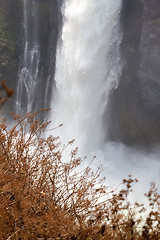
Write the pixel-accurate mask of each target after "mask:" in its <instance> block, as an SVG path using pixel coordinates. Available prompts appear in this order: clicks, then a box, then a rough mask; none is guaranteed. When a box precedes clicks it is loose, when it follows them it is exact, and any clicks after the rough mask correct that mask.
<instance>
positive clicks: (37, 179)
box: [0, 113, 160, 240]
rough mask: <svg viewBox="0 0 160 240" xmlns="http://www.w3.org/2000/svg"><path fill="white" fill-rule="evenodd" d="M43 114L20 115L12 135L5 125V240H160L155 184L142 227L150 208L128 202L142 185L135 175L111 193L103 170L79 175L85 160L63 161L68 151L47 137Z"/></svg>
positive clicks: (1, 176) (1, 212)
mask: <svg viewBox="0 0 160 240" xmlns="http://www.w3.org/2000/svg"><path fill="white" fill-rule="evenodd" d="M37 114H38V113H34V114H32V113H28V114H27V115H26V116H25V117H23V118H21V117H20V116H16V115H15V116H14V118H15V120H16V121H17V124H16V125H15V126H14V127H13V128H12V129H11V130H7V126H6V123H5V121H4V120H3V121H2V120H1V123H0V239H16V240H17V239H18V240H20V239H33V240H34V239H57V240H58V239H68V240H74V239H77V240H78V239H79V240H83V239H84V240H89V239H90V240H91V239H92V240H96V239H97V240H99V239H106V240H107V239H109V240H111V239H117V240H119V239H122V240H123V239H130V240H131V239H132V240H133V239H139V240H140V239H160V213H159V210H160V209H159V207H160V205H159V199H160V196H159V195H158V192H157V189H156V187H155V185H154V184H152V186H151V189H150V191H149V193H148V194H147V195H146V196H147V197H148V198H149V201H150V207H151V211H150V212H149V213H148V216H147V217H146V219H145V220H144V219H143V224H142V222H141V219H140V218H139V219H137V214H140V213H142V212H144V211H145V209H144V206H143V205H139V204H137V203H136V204H135V205H134V206H131V205H130V204H129V203H128V201H127V197H128V194H129V193H130V191H131V189H132V185H133V184H134V183H136V182H137V180H136V179H133V178H132V177H131V176H129V177H128V179H124V180H123V182H122V184H121V186H123V187H122V188H121V190H113V191H111V192H109V191H107V189H106V188H105V186H104V181H103V179H100V174H101V168H98V169H97V171H94V172H93V171H92V170H91V168H90V166H88V167H87V168H85V169H84V170H83V171H78V169H79V166H80V165H81V164H82V162H83V159H81V158H77V155H76V154H77V149H75V150H73V151H72V152H71V156H70V160H69V161H68V162H63V161H62V153H63V150H64V148H65V147H66V146H65V147H64V148H61V146H60V143H59V140H58V138H55V137H53V136H49V137H48V138H44V137H42V135H41V133H42V131H44V130H45V129H46V127H47V126H48V123H47V122H45V121H44V122H39V121H38V120H35V117H36V116H37ZM68 144H72V142H69V143H68Z"/></svg>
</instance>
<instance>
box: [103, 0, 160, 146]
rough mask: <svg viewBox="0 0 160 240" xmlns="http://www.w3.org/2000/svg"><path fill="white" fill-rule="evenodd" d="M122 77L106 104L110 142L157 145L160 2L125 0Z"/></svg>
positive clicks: (159, 132)
mask: <svg viewBox="0 0 160 240" xmlns="http://www.w3.org/2000/svg"><path fill="white" fill-rule="evenodd" d="M121 26H122V29H123V40H122V44H121V56H122V64H123V70H122V76H121V79H120V82H119V86H118V88H117V89H116V90H115V91H114V92H113V94H112V96H111V98H110V101H109V114H108V122H109V139H110V140H114V141H122V142H124V143H126V144H129V145H139V144H142V145H146V146H148V145H152V144H155V143H158V142H160V66H159V63H160V42H159V39H160V1H157V0H144V1H139V0H124V1H123V9H122V17H121Z"/></svg>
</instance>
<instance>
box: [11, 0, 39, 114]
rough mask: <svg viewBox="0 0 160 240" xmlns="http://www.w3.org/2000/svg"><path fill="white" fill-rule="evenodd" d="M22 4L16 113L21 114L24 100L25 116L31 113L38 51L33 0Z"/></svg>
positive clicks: (37, 68)
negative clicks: (22, 18)
mask: <svg viewBox="0 0 160 240" xmlns="http://www.w3.org/2000/svg"><path fill="white" fill-rule="evenodd" d="M23 4H24V13H23V16H24V20H23V28H24V52H23V59H22V63H21V66H20V70H19V74H18V86H17V96H16V98H17V99H16V103H17V104H16V112H18V113H22V106H24V103H23V102H24V99H26V101H27V102H26V104H25V105H26V109H25V114H26V113H28V112H30V111H32V106H33V101H34V98H35V90H36V87H37V83H38V73H39V63H40V49H39V41H38V13H37V11H38V10H37V8H36V2H35V0H31V1H30V2H28V0H23Z"/></svg>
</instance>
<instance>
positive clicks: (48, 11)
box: [0, 0, 62, 114]
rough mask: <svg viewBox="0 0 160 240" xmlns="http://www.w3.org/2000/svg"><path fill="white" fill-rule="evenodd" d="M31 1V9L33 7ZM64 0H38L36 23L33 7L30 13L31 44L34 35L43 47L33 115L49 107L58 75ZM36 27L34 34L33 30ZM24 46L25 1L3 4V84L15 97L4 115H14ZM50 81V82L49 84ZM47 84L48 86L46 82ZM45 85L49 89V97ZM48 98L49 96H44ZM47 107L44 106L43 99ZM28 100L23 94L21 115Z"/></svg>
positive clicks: (0, 64) (0, 27)
mask: <svg viewBox="0 0 160 240" xmlns="http://www.w3.org/2000/svg"><path fill="white" fill-rule="evenodd" d="M32 2H33V1H30V0H28V6H29V7H28V8H30V7H31V6H32V5H33V4H31V3H32ZM61 2H62V0H54V1H53V0H45V1H43V0H35V1H34V4H35V8H36V9H38V10H37V11H38V13H39V14H38V16H37V18H36V19H35V21H36V23H35V22H34V23H33V22H32V20H33V18H35V17H34V7H33V6H32V7H33V9H30V10H29V15H30V19H29V26H28V29H29V30H28V32H29V40H28V41H29V44H30V43H32V42H33V39H34V34H37V38H38V39H37V41H38V42H39V46H40V67H39V73H38V75H39V81H38V84H37V90H36V92H35V94H34V97H35V99H34V106H33V109H32V110H33V111H36V110H37V109H40V108H42V107H49V102H50V97H51V90H52V84H53V80H54V71H55V55H56V45H57V39H58V32H59V29H60V24H61V21H62V19H61V12H60V8H61ZM35 26H37V29H36V31H35V29H34V27H35ZM24 46H25V37H24V1H23V0H7V1H6V0H0V81H2V80H4V79H5V80H6V81H7V85H8V86H9V87H11V88H12V89H13V90H14V92H15V94H14V97H12V98H11V99H9V100H8V101H7V103H6V104H5V106H4V107H3V110H4V113H7V112H11V111H15V110H16V108H15V101H16V94H17V86H18V71H19V69H21V67H23V66H22V62H23V53H24ZM48 79H49V80H48ZM47 81H48V82H47ZM46 84H48V86H49V88H48V91H47V94H46V91H45V89H46ZM45 95H46V96H45ZM45 97H46V102H47V105H48V106H46V105H45V106H44V98H45ZM26 101H27V98H26V96H25V94H23V100H22V108H24V109H22V114H23V112H25V106H26Z"/></svg>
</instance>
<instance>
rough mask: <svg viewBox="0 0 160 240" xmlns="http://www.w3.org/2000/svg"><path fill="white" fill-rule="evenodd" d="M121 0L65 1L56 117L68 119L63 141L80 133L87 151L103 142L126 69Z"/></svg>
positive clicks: (81, 145)
mask: <svg viewBox="0 0 160 240" xmlns="http://www.w3.org/2000/svg"><path fill="white" fill-rule="evenodd" d="M120 10H121V0H112V1H111V0H99V1H97V0H81V1H79V0H68V1H65V4H64V7H63V12H64V24H63V29H62V36H61V39H60V40H59V44H58V49H57V58H56V74H55V81H56V94H54V100H53V104H52V108H53V115H52V119H53V121H54V122H55V123H56V124H61V123H63V127H62V128H61V129H58V133H57V134H59V135H60V137H61V139H62V141H63V142H67V141H68V140H71V139H75V140H76V145H77V146H78V147H79V148H80V150H81V152H82V153H85V154H86V153H88V152H91V151H93V150H95V149H97V148H99V147H101V146H102V145H103V143H104V142H105V138H106V134H105V132H106V130H105V129H104V115H105V112H106V107H107V102H108V98H109V94H110V92H111V90H112V89H113V88H116V87H117V85H118V79H119V75H120V73H121V64H120V53H119V45H120V43H121V38H122V36H121V35H122V34H121V31H120V23H119V22H120V21H119V18H120Z"/></svg>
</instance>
